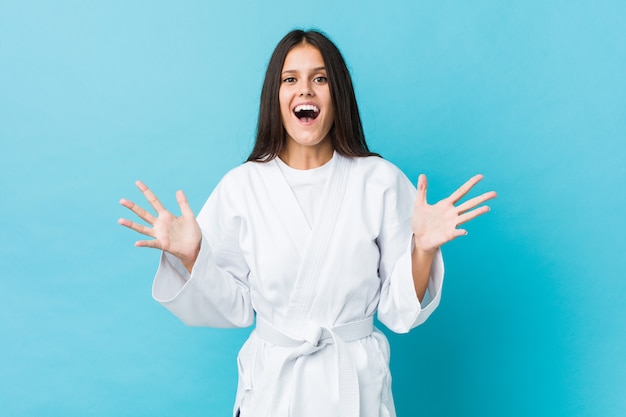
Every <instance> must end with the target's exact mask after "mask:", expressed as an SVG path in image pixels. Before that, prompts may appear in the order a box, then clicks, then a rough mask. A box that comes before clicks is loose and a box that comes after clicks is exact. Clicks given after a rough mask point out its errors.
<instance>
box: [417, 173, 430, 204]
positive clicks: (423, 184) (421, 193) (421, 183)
mask: <svg viewBox="0 0 626 417" xmlns="http://www.w3.org/2000/svg"><path fill="white" fill-rule="evenodd" d="M427 189H428V179H427V178H426V175H424V174H420V176H419V177H417V195H416V197H415V198H416V199H417V201H419V202H420V203H426V191H427Z"/></svg>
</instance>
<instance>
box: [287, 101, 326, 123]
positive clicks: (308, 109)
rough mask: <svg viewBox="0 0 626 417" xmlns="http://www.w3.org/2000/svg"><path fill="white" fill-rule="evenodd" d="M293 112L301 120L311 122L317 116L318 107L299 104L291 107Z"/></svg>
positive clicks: (318, 112)
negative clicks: (293, 107)
mask: <svg viewBox="0 0 626 417" xmlns="http://www.w3.org/2000/svg"><path fill="white" fill-rule="evenodd" d="M293 114H295V115H296V117H297V118H298V119H300V120H301V121H303V122H312V121H313V120H315V119H316V118H317V116H319V114H320V109H319V107H317V106H315V105H313V104H300V105H299V106H296V108H295V109H293Z"/></svg>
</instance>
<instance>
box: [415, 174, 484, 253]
mask: <svg viewBox="0 0 626 417" xmlns="http://www.w3.org/2000/svg"><path fill="white" fill-rule="evenodd" d="M482 179H483V176H482V175H475V176H473V177H472V178H470V179H469V180H468V181H467V182H466V183H465V184H463V185H462V186H461V187H459V188H458V189H457V190H456V191H455V192H453V193H452V194H451V195H450V196H449V197H447V198H444V199H443V200H441V201H439V202H437V203H435V204H433V205H430V204H428V202H427V201H426V191H427V189H428V182H427V180H426V176H425V175H424V174H422V175H420V176H419V178H418V180H417V196H416V198H415V204H414V206H413V217H412V219H411V227H412V229H413V235H414V236H415V245H416V246H417V247H418V248H420V249H421V250H424V251H427V252H431V251H434V250H437V248H439V247H440V246H442V245H443V244H444V243H446V242H449V241H451V240H453V239H456V238H457V237H459V236H462V235H465V234H467V231H466V230H464V229H457V227H458V226H459V225H461V224H463V223H466V222H468V221H470V220H472V219H474V218H476V217H477V216H480V215H481V214H485V213H487V212H488V211H489V207H488V206H480V205H481V204H482V203H484V202H485V201H487V200H491V199H492V198H495V197H496V193H495V191H489V192H486V193H484V194H481V195H479V196H478V197H474V198H472V199H470V200H467V201H466V202H464V203H462V204H459V205H458V206H455V204H456V203H458V202H459V200H461V198H463V197H464V196H465V195H466V194H467V193H468V192H469V191H470V190H471V189H472V188H473V187H474V186H475V185H476V184H477V183H478V182H479V181H480V180H482ZM478 206H480V207H478Z"/></svg>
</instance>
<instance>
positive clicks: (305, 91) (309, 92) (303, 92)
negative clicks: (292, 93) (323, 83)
mask: <svg viewBox="0 0 626 417" xmlns="http://www.w3.org/2000/svg"><path fill="white" fill-rule="evenodd" d="M302 96H310V97H312V96H313V89H312V88H311V85H310V83H307V82H305V83H302V86H301V87H300V97H302Z"/></svg>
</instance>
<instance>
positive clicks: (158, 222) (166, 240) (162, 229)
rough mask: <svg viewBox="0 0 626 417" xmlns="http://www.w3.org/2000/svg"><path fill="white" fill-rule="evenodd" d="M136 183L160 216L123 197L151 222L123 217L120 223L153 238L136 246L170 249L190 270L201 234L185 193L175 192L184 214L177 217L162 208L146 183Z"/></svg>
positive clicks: (143, 217) (126, 204)
mask: <svg viewBox="0 0 626 417" xmlns="http://www.w3.org/2000/svg"><path fill="white" fill-rule="evenodd" d="M135 184H136V185H137V188H139V190H141V192H142V193H143V195H144V196H145V197H146V200H148V203H150V205H151V206H152V208H153V209H154V210H155V211H156V214H157V215H156V217H155V216H154V215H152V214H151V213H149V212H148V211H146V210H145V209H143V208H142V207H140V206H138V205H137V204H135V203H133V202H132V201H130V200H126V199H122V200H120V204H121V205H123V206H124V207H126V208H128V209H130V210H131V211H132V212H133V213H135V214H136V215H137V216H139V217H140V218H141V219H142V220H144V221H145V222H146V223H148V224H149V226H145V225H143V224H139V223H135V222H133V221H130V220H128V219H120V220H119V221H118V223H119V224H121V225H122V226H126V227H128V228H129V229H132V230H134V231H136V232H138V233H141V234H142V235H146V236H150V237H152V238H153V239H151V240H139V241H137V242H136V243H135V246H141V247H149V248H156V249H161V250H164V251H166V252H169V253H171V254H172V255H174V256H176V257H177V258H179V259H180V260H181V261H182V262H183V265H185V267H187V269H189V270H190V269H191V267H192V266H193V264H194V262H195V260H196V257H197V256H198V251H199V249H200V239H201V236H202V234H201V231H200V226H199V225H198V222H197V221H196V218H195V216H194V214H193V212H192V211H191V208H190V207H189V203H188V202H187V198H186V197H185V194H184V193H183V192H182V191H180V190H179V191H177V192H176V201H177V202H178V205H179V207H180V211H181V216H180V217H176V216H174V215H173V214H172V213H171V212H169V211H168V210H167V209H165V207H163V205H162V204H161V202H160V201H159V199H158V198H157V197H156V196H155V195H154V193H153V192H152V191H150V189H149V188H148V187H147V186H146V185H145V184H144V183H142V182H141V181H137V182H136V183H135Z"/></svg>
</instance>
